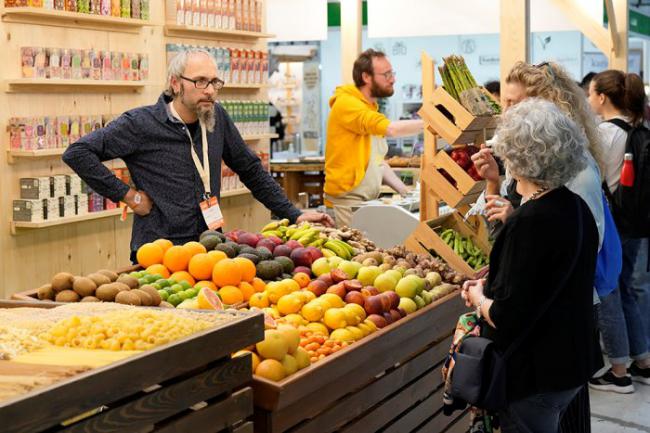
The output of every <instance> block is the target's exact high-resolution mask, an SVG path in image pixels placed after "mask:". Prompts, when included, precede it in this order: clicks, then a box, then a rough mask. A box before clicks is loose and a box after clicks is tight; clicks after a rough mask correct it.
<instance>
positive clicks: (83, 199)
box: [74, 194, 88, 215]
mask: <svg viewBox="0 0 650 433" xmlns="http://www.w3.org/2000/svg"><path fill="white" fill-rule="evenodd" d="M74 204H75V215H87V214H88V195H87V194H79V195H75V196H74Z"/></svg>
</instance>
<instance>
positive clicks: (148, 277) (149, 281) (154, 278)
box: [142, 275, 162, 283]
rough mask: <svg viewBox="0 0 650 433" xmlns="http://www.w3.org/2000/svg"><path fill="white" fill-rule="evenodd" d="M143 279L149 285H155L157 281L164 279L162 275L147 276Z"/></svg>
mask: <svg viewBox="0 0 650 433" xmlns="http://www.w3.org/2000/svg"><path fill="white" fill-rule="evenodd" d="M142 278H143V279H145V280H147V283H153V282H155V281H158V280H159V279H161V278H162V276H161V275H147V276H145V277H142Z"/></svg>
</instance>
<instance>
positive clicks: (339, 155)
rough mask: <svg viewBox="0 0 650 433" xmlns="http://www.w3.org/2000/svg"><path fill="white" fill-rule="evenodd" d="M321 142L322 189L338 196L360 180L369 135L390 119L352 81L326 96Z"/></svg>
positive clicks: (383, 128)
mask: <svg viewBox="0 0 650 433" xmlns="http://www.w3.org/2000/svg"><path fill="white" fill-rule="evenodd" d="M329 104H330V108H331V111H330V115H329V119H328V122H327V141H326V145H325V187H324V190H325V193H326V194H329V195H331V196H334V197H336V196H339V195H341V194H343V193H346V192H348V191H350V190H352V189H354V188H355V187H356V186H357V185H359V184H360V183H361V181H362V180H363V178H364V176H365V174H366V167H367V166H368V160H369V159H370V136H371V135H379V136H385V135H386V130H387V129H388V125H389V124H390V120H388V119H387V118H386V116H384V115H383V114H381V113H379V111H378V109H379V108H378V106H377V104H376V103H371V102H369V101H368V100H366V98H365V97H364V96H363V93H361V91H360V90H359V89H358V88H357V87H356V86H355V85H354V84H348V85H345V86H339V87H337V88H336V90H335V91H334V96H332V97H331V98H330V101H329Z"/></svg>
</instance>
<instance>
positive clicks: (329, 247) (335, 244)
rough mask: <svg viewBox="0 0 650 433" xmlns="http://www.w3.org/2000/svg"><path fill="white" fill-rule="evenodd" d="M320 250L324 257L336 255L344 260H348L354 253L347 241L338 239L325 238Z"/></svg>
mask: <svg viewBox="0 0 650 433" xmlns="http://www.w3.org/2000/svg"><path fill="white" fill-rule="evenodd" d="M321 251H322V252H323V256H325V257H333V256H338V257H341V258H342V259H344V260H350V259H352V257H354V256H355V255H356V252H355V251H354V249H353V248H352V247H351V246H350V245H348V243H347V242H344V241H342V240H339V239H327V241H326V242H325V243H324V245H323V248H321Z"/></svg>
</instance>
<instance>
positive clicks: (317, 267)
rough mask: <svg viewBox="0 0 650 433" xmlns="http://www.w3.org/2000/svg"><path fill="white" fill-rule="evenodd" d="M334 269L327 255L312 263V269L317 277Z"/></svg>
mask: <svg viewBox="0 0 650 433" xmlns="http://www.w3.org/2000/svg"><path fill="white" fill-rule="evenodd" d="M331 270H332V267H331V266H330V263H329V261H328V260H327V258H325V257H321V258H318V259H316V260H315V261H314V263H312V264H311V271H312V272H313V273H314V275H316V276H317V277H320V276H321V275H323V274H326V273H328V272H330V271H331Z"/></svg>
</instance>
